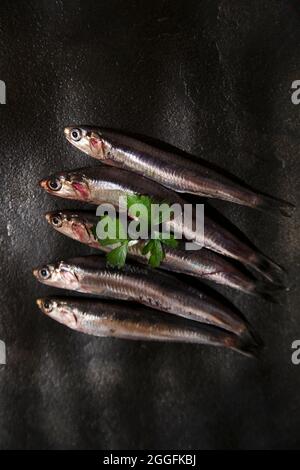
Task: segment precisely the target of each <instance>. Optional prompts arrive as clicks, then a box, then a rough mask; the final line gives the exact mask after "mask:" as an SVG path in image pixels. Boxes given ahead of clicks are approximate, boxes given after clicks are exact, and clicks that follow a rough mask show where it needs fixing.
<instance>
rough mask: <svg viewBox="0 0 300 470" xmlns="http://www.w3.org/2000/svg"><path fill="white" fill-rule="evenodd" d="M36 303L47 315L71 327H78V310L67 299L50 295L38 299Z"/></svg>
mask: <svg viewBox="0 0 300 470" xmlns="http://www.w3.org/2000/svg"><path fill="white" fill-rule="evenodd" d="M36 303H37V305H38V307H39V308H40V309H41V311H42V312H43V313H44V314H45V315H47V316H49V317H51V318H53V320H56V321H58V322H59V323H62V324H64V325H66V326H68V327H69V328H73V329H76V327H77V316H76V312H75V311H74V309H73V308H72V306H71V305H69V304H68V303H67V302H66V301H65V300H63V299H58V298H50V297H49V298H42V299H37V301H36Z"/></svg>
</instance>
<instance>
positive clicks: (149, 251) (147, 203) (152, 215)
mask: <svg viewBox="0 0 300 470" xmlns="http://www.w3.org/2000/svg"><path fill="white" fill-rule="evenodd" d="M136 204H139V207H141V209H142V210H141V211H140V212H139V214H138V215H137V214H136V212H135V213H134V214H133V209H136V207H137V206H135V205H136ZM153 204H155V202H154V201H153V200H152V199H151V198H150V197H149V196H144V195H130V196H127V211H128V215H129V216H134V218H135V219H136V220H137V221H138V222H139V223H140V224H142V223H143V224H144V226H147V228H148V229H149V228H150V227H151V222H152V224H153V225H154V226H157V227H159V226H160V225H161V224H162V223H163V222H165V221H166V220H167V218H168V217H169V214H170V210H169V206H168V204H163V205H162V206H160V210H158V211H155V210H154V209H153V207H156V208H157V205H155V206H153ZM133 206H135V208H134V207H133ZM100 220H101V222H102V224H103V225H102V226H103V227H104V226H107V227H108V226H109V224H115V225H114V228H115V230H114V233H115V234H116V236H115V238H111V237H110V236H109V234H108V233H106V235H105V237H103V238H101V239H100V238H99V237H98V235H97V231H96V225H95V226H94V227H93V229H92V232H93V235H94V237H95V239H96V240H97V241H98V243H99V244H100V245H102V246H110V247H111V248H112V249H111V251H109V252H108V253H107V254H106V260H107V263H108V264H109V265H110V266H112V267H116V268H122V267H123V266H125V264H126V259H127V255H128V249H129V247H130V245H132V244H134V243H137V240H135V239H133V238H131V237H130V235H129V234H128V233H126V230H125V229H124V227H123V224H122V222H121V220H120V218H119V217H116V218H115V219H112V218H111V217H110V216H109V215H105V216H103V217H101V219H100ZM110 226H112V225H110ZM151 236H152V238H150V239H148V240H147V241H145V243H142V244H138V246H139V249H140V250H141V253H142V254H143V255H145V256H147V257H148V262H149V265H150V266H151V267H152V268H158V267H159V266H160V264H161V262H162V261H163V260H164V258H165V251H164V245H166V246H170V247H172V248H176V246H177V244H178V242H177V240H176V239H175V238H174V235H172V234H170V237H169V238H165V237H164V236H163V232H161V231H159V230H158V231H155V232H154V234H152V235H151Z"/></svg>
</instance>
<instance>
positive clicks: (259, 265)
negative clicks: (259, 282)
mask: <svg viewBox="0 0 300 470" xmlns="http://www.w3.org/2000/svg"><path fill="white" fill-rule="evenodd" d="M251 266H252V268H253V269H255V270H256V271H257V272H259V273H260V274H261V275H262V276H263V277H264V278H265V279H266V280H267V281H269V282H271V283H272V284H275V285H277V286H280V287H281V288H283V289H284V288H286V282H287V273H286V271H285V270H284V269H283V268H282V267H281V266H280V265H279V264H277V263H275V261H272V260H271V259H270V258H269V257H268V256H266V255H263V254H262V253H259V254H258V255H257V256H256V258H255V260H254V262H253V263H251Z"/></svg>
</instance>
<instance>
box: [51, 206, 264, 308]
mask: <svg viewBox="0 0 300 470" xmlns="http://www.w3.org/2000/svg"><path fill="white" fill-rule="evenodd" d="M46 219H47V221H48V223H49V224H50V225H51V226H52V227H53V228H54V229H55V230H57V231H58V232H60V233H63V234H64V235H66V236H68V237H70V238H72V239H73V240H77V241H79V242H81V243H84V244H85V245H88V246H90V247H91V248H96V249H99V250H102V251H104V252H108V251H110V250H111V247H108V246H104V245H101V243H100V242H99V241H97V240H96V239H95V237H94V234H93V227H95V226H96V224H97V222H98V221H99V218H98V217H97V216H96V215H95V214H94V213H93V212H88V211H79V210H60V211H52V212H47V213H46ZM144 244H145V242H144V241H143V240H140V241H139V242H138V243H137V244H135V245H132V246H129V249H128V254H129V256H130V258H131V259H133V260H134V261H137V262H139V263H143V264H147V263H148V257H147V256H145V255H143V254H142V253H141V251H142V248H143V246H144ZM164 252H165V258H164V260H163V261H162V262H161V264H160V267H161V268H162V269H165V270H167V271H173V272H177V273H182V274H187V275H190V276H194V277H196V278H198V279H201V280H203V279H204V280H208V281H212V282H215V283H217V284H222V285H225V286H228V287H231V288H233V289H237V290H239V291H242V292H245V293H246V294H257V295H260V296H262V297H264V298H268V299H269V300H271V299H272V298H271V296H270V295H269V294H268V292H267V291H268V290H269V289H267V288H266V286H263V284H262V283H259V282H258V281H257V280H255V279H254V278H253V277H252V276H251V275H250V273H246V272H245V273H244V272H242V271H241V270H239V269H238V268H237V267H235V266H234V265H233V264H232V263H230V262H229V261H228V260H226V258H223V257H222V256H220V255H218V254H216V253H213V252H212V251H209V250H206V249H205V248H202V249H201V250H198V251H186V250H184V246H183V243H182V244H180V245H179V247H177V248H171V247H168V246H165V247H164Z"/></svg>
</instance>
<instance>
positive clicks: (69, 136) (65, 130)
mask: <svg viewBox="0 0 300 470" xmlns="http://www.w3.org/2000/svg"><path fill="white" fill-rule="evenodd" d="M71 129H73V127H71V126H67V127H65V128H64V134H65V137H66V138H67V139H68V140H71Z"/></svg>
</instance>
